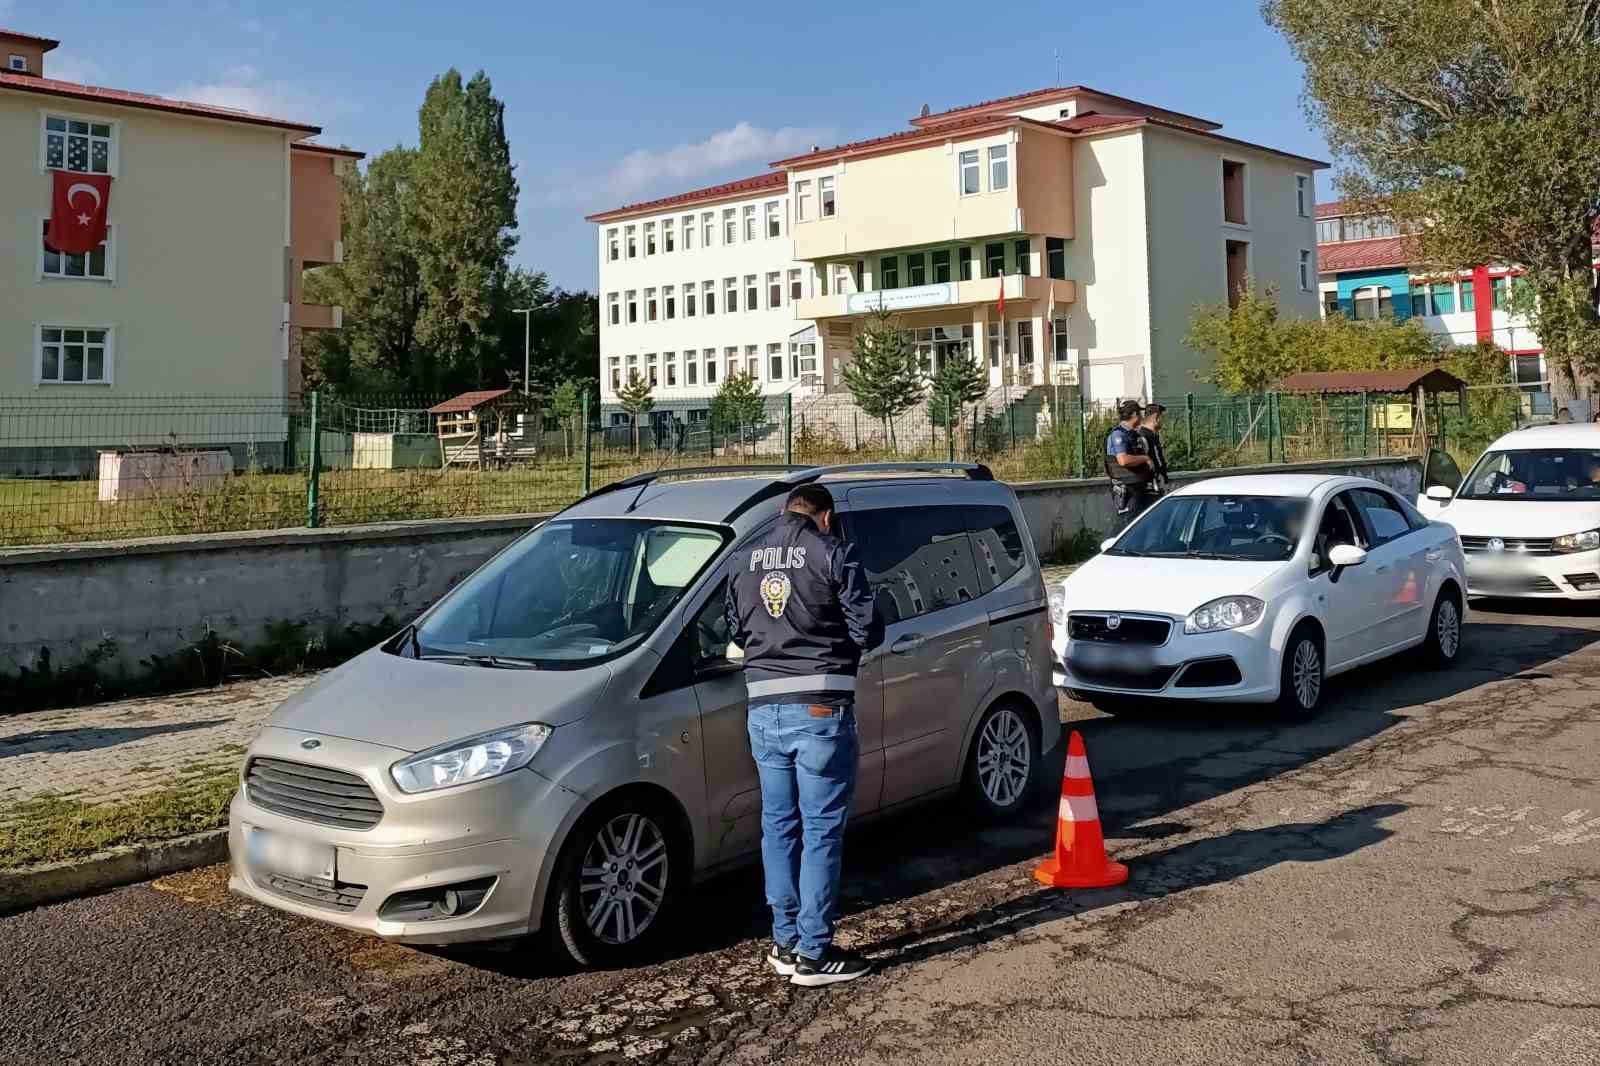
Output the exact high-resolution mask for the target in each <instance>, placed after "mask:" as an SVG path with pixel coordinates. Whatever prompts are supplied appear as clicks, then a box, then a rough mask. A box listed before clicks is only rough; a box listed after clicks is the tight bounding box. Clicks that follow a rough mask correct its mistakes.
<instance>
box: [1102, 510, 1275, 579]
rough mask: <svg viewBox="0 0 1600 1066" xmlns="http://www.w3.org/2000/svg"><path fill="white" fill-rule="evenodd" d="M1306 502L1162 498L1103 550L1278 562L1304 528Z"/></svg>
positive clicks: (1159, 556) (1114, 553) (1111, 553)
mask: <svg viewBox="0 0 1600 1066" xmlns="http://www.w3.org/2000/svg"><path fill="white" fill-rule="evenodd" d="M1305 525H1306V501H1305V499H1303V498H1302V497H1298V496H1203V495H1199V494H1188V493H1185V494H1184V495H1182V496H1168V497H1167V498H1166V499H1164V500H1162V501H1161V502H1160V503H1157V504H1156V505H1155V506H1154V507H1152V508H1151V509H1150V511H1149V513H1148V514H1146V515H1145V516H1144V517H1143V518H1141V519H1139V521H1137V522H1135V523H1134V524H1133V525H1132V526H1130V527H1128V531H1127V532H1126V533H1124V534H1123V535H1122V536H1121V537H1119V538H1117V542H1116V543H1115V544H1114V545H1112V546H1111V547H1110V548H1109V549H1108V550H1107V551H1106V554H1107V555H1148V556H1154V557H1156V558H1162V559H1174V558H1189V559H1229V560H1233V561H1236V562H1258V563H1259V562H1281V561H1283V560H1285V559H1288V558H1289V557H1291V556H1292V555H1294V551H1295V547H1296V546H1297V545H1298V544H1299V543H1300V537H1301V534H1303V533H1304V532H1305Z"/></svg>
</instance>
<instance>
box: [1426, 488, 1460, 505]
mask: <svg viewBox="0 0 1600 1066" xmlns="http://www.w3.org/2000/svg"><path fill="white" fill-rule="evenodd" d="M1424 495H1425V496H1427V497H1428V499H1430V500H1437V501H1438V502H1439V503H1449V502H1450V501H1451V500H1452V499H1453V498H1454V497H1455V493H1454V492H1451V491H1450V486H1448V485H1429V486H1428V491H1427V492H1426V493H1424Z"/></svg>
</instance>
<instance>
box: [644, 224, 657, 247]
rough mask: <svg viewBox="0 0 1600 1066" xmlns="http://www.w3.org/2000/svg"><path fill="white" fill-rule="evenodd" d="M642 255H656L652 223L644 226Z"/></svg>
mask: <svg viewBox="0 0 1600 1066" xmlns="http://www.w3.org/2000/svg"><path fill="white" fill-rule="evenodd" d="M644 254H645V255H655V254H656V224H655V223H654V222H646V223H645V224H644Z"/></svg>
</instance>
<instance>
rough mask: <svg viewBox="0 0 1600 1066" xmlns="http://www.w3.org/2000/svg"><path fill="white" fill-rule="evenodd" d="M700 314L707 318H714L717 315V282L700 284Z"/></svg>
mask: <svg viewBox="0 0 1600 1066" xmlns="http://www.w3.org/2000/svg"><path fill="white" fill-rule="evenodd" d="M724 310H726V309H724ZM700 313H701V314H702V315H706V316H714V315H716V313H717V283H716V282H715V281H702V282H701V283H700Z"/></svg>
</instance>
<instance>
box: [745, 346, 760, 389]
mask: <svg viewBox="0 0 1600 1066" xmlns="http://www.w3.org/2000/svg"><path fill="white" fill-rule="evenodd" d="M760 352H761V349H760V347H759V346H757V345H754V344H747V345H745V346H744V363H745V369H746V370H747V371H748V372H749V374H750V376H751V377H753V378H755V379H757V380H760V378H761V355H760Z"/></svg>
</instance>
